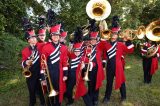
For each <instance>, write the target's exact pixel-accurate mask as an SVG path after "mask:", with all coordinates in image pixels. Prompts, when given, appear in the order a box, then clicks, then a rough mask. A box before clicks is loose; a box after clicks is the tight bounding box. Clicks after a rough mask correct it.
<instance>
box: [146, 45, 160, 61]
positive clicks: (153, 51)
mask: <svg viewBox="0 0 160 106" xmlns="http://www.w3.org/2000/svg"><path fill="white" fill-rule="evenodd" d="M158 49H159V45H158V46H154V45H153V46H151V47H150V48H149V49H148V50H147V54H146V57H147V58H150V57H152V56H154V55H155V54H156V53H157V51H158Z"/></svg>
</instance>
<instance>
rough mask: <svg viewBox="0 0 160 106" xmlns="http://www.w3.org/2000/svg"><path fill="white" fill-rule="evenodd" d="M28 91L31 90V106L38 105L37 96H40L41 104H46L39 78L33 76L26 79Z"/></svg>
mask: <svg viewBox="0 0 160 106" xmlns="http://www.w3.org/2000/svg"><path fill="white" fill-rule="evenodd" d="M26 82H27V86H28V90H29V106H34V105H35V103H36V94H38V96H39V99H40V102H41V104H45V100H44V96H43V92H42V88H41V84H40V81H39V78H35V76H31V78H27V79H26Z"/></svg>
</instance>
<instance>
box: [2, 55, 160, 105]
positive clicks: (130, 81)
mask: <svg viewBox="0 0 160 106" xmlns="http://www.w3.org/2000/svg"><path fill="white" fill-rule="evenodd" d="M159 67H160V65H159ZM125 74H126V80H127V81H126V87H127V101H126V102H125V103H123V104H120V93H119V90H117V91H115V90H113V92H112V96H111V102H110V103H109V104H108V105H109V106H120V105H121V106H160V69H159V71H157V73H156V74H155V75H154V76H153V79H152V83H151V84H149V85H147V84H144V83H143V71H142V60H141V58H140V57H138V56H135V55H129V56H127V57H126V66H125ZM105 84H106V81H104V86H103V87H102V88H101V90H100V95H99V101H100V103H99V106H105V105H104V104H102V103H101V101H102V99H103V96H104V92H105ZM37 101H38V100H37ZM64 104H65V103H63V105H64ZM27 105H28V90H27V86H26V83H25V78H24V77H23V76H22V75H21V70H17V71H0V106H27ZM37 106H38V103H37ZM74 106H84V103H83V100H82V99H80V100H78V101H75V103H74Z"/></svg>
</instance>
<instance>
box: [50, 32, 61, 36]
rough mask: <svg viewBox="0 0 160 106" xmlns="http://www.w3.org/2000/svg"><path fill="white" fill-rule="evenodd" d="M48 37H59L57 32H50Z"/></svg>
mask: <svg viewBox="0 0 160 106" xmlns="http://www.w3.org/2000/svg"><path fill="white" fill-rule="evenodd" d="M50 35H51V36H57V35H60V33H58V32H52V33H51V34H50Z"/></svg>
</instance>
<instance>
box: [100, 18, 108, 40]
mask: <svg viewBox="0 0 160 106" xmlns="http://www.w3.org/2000/svg"><path fill="white" fill-rule="evenodd" d="M99 28H100V36H101V40H109V39H110V38H111V30H109V29H108V26H107V23H106V21H105V20H102V21H100V23H99Z"/></svg>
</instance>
